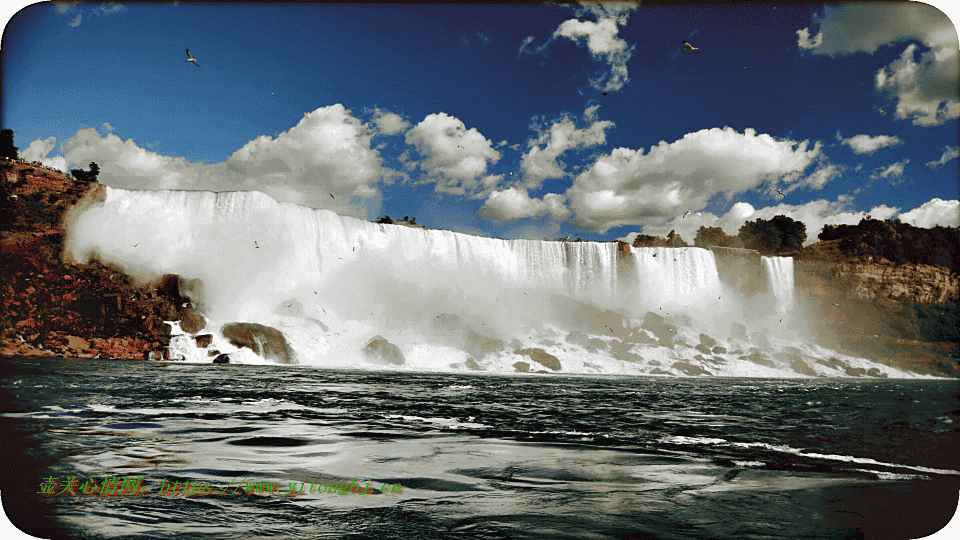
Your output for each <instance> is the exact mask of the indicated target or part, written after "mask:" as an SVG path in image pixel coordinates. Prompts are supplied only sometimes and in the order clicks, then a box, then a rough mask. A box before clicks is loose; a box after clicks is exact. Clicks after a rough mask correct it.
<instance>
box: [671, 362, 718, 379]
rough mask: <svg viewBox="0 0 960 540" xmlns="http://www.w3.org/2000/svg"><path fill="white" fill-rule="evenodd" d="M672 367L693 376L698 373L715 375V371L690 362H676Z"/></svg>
mask: <svg viewBox="0 0 960 540" xmlns="http://www.w3.org/2000/svg"><path fill="white" fill-rule="evenodd" d="M671 367H672V368H673V369H676V370H678V371H681V372H683V373H685V374H687V375H689V376H691V377H694V376H697V375H713V373H710V372H709V371H707V370H705V369H703V368H702V367H700V366H696V365H694V364H691V363H689V362H675V363H674V364H673V366H671Z"/></svg>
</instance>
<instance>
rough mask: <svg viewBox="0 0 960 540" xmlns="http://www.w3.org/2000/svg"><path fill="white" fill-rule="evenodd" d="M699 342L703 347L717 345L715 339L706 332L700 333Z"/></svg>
mask: <svg viewBox="0 0 960 540" xmlns="http://www.w3.org/2000/svg"><path fill="white" fill-rule="evenodd" d="M700 344H701V345H703V346H704V347H708V348H713V347H716V345H717V340H715V339H713V338H712V337H710V336H708V335H706V334H700Z"/></svg>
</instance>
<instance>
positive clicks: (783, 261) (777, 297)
mask: <svg viewBox="0 0 960 540" xmlns="http://www.w3.org/2000/svg"><path fill="white" fill-rule="evenodd" d="M760 261H761V264H762V265H763V266H762V268H763V277H764V283H766V286H767V290H768V292H769V294H771V295H772V296H773V299H774V302H775V306H776V310H777V313H781V314H784V315H786V314H789V313H790V312H791V311H792V310H793V306H794V295H793V293H794V291H793V286H794V284H793V258H792V257H761V258H760Z"/></svg>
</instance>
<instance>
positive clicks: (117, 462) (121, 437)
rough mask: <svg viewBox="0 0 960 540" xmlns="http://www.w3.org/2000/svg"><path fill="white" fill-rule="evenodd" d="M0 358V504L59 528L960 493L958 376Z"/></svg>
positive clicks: (340, 521) (905, 507)
mask: <svg viewBox="0 0 960 540" xmlns="http://www.w3.org/2000/svg"><path fill="white" fill-rule="evenodd" d="M0 366H2V374H3V383H2V388H0V392H2V393H3V398H4V399H3V400H2V401H0V403H2V404H3V407H4V409H3V413H4V414H3V415H2V416H0V423H2V426H3V433H2V434H3V439H2V443H0V444H2V445H3V447H4V454H3V457H4V458H5V459H4V465H3V469H4V478H3V483H2V485H0V489H2V497H3V505H4V510H5V511H6V513H7V515H8V516H9V518H10V519H11V520H12V521H13V522H14V523H15V524H17V525H18V526H19V527H20V528H21V529H24V530H26V531H27V532H30V533H31V534H34V535H37V536H41V537H48V538H51V537H63V538H90V539H93V538H98V539H99V538H111V539H120V538H244V539H249V538H260V537H278V538H346V539H361V538H378V539H379V538H427V539H432V538H537V539H574V538H576V539H581V538H583V539H587V538H589V539H594V538H595V539H600V538H644V539H654V538H656V539H674V538H731V539H733V538H737V539H741V538H745V539H759V538H847V537H850V538H858V537H862V538H889V539H896V538H919V537H922V536H925V535H929V534H932V533H933V532H935V531H937V530H938V529H940V528H941V527H942V526H943V525H944V524H945V523H946V522H947V521H949V519H950V518H951V517H952V516H953V513H954V510H955V509H956V508H957V499H958V493H960V474H958V471H960V451H958V450H960V445H958V443H960V436H958V433H960V431H958V428H960V412H958V394H957V391H958V382H957V381H956V380H943V381H940V380H937V381H931V380H902V379H901V380H894V379H870V380H851V379H812V380H809V379H806V380H801V379H743V378H738V379H734V378H709V379H661V378H656V379H654V378H636V377H629V378H628V377H613V376H608V377H600V376H596V377H587V376H577V377H564V376H519V375H518V376H502V375H483V374H478V375H461V374H431V373H420V374H415V373H393V372H373V371H333V370H322V369H313V368H308V367H296V368H294V367H280V366H253V365H239V366H234V365H212V364H178V363H160V362H157V363H151V362H121V361H110V360H76V359H40V360H38V359H6V360H5V361H4V362H3V363H2V364H0ZM48 477H53V478H57V479H59V480H60V481H62V482H66V481H67V480H68V479H70V478H71V477H74V478H76V479H77V480H78V484H79V485H83V484H86V483H87V482H88V481H89V480H90V479H94V480H95V482H97V483H98V484H102V483H104V480H105V478H107V477H109V478H120V479H127V480H131V481H132V480H134V479H141V487H142V489H143V490H146V493H145V494H143V495H141V496H132V495H129V494H128V495H120V496H113V497H110V496H101V495H93V496H84V495H83V494H82V491H81V490H80V489H77V490H76V491H77V492H78V496H71V495H61V496H53V497H45V496H43V495H41V494H38V493H37V492H38V491H41V483H42V482H43V481H44V479H45V478H48ZM164 479H166V480H167V481H168V482H170V483H171V484H172V483H174V482H180V483H181V484H183V483H186V482H190V483H191V484H192V485H194V484H200V485H202V486H204V487H203V488H202V489H205V490H206V491H208V492H209V491H214V490H215V493H211V494H200V495H196V496H192V497H188V496H185V495H182V494H178V495H161V494H160V488H161V486H162V485H163V482H164ZM243 479H246V483H257V484H262V483H271V484H272V483H275V484H277V485H278V486H279V488H278V490H277V491H276V492H275V493H271V494H264V493H254V494H247V493H245V490H244V488H242V487H241V488H240V489H239V490H238V489H237V488H238V486H244V485H246V484H245V483H244V482H243ZM354 479H355V480H356V483H357V484H358V485H359V486H360V487H361V488H366V487H367V486H369V488H370V489H369V494H365V495H358V494H356V493H347V494H343V495H341V494H333V493H326V492H324V493H320V492H316V491H315V492H313V493H311V492H310V491H311V485H313V487H314V488H316V485H319V484H324V485H329V484H331V483H332V484H338V485H342V484H349V483H351V482H352V481H353V480H354ZM396 484H400V485H401V486H402V488H400V489H399V492H398V493H394V492H391V490H392V491H397V488H395V487H394V488H391V487H390V486H391V485H394V486H395V485H396ZM301 486H302V487H301ZM61 487H62V485H61ZM91 489H92V488H91ZM291 489H293V490H294V491H297V490H301V489H302V490H303V491H304V493H303V494H296V495H295V496H292V497H290V496H287V495H288V494H289V493H290V491H291ZM237 491H239V492H240V493H237ZM224 492H226V493H224Z"/></svg>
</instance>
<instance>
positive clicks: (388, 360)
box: [363, 336, 406, 366]
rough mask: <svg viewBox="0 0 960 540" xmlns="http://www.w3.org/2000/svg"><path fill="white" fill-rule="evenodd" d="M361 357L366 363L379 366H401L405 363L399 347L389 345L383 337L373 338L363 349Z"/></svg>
mask: <svg viewBox="0 0 960 540" xmlns="http://www.w3.org/2000/svg"><path fill="white" fill-rule="evenodd" d="M363 355H364V357H365V358H366V359H367V361H368V362H372V363H375V364H381V365H395V366H402V365H403V363H404V362H406V358H404V357H403V352H401V351H400V347H397V346H396V345H394V344H393V343H390V342H389V341H387V340H386V339H385V338H384V337H383V336H373V338H371V339H370V342H369V343H367V346H366V347H364V348H363Z"/></svg>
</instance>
